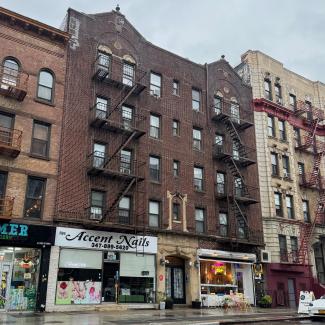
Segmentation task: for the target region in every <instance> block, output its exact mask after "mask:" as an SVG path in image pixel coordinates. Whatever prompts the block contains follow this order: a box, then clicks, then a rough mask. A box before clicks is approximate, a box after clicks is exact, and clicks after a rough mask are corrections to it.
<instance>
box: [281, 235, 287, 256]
mask: <svg viewBox="0 0 325 325" xmlns="http://www.w3.org/2000/svg"><path fill="white" fill-rule="evenodd" d="M279 247H280V261H281V262H288V249H287V238H286V236H284V235H279Z"/></svg>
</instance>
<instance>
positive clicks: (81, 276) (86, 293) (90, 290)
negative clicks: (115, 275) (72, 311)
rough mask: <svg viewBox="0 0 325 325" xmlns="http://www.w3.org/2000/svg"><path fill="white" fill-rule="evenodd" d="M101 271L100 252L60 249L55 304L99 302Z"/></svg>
mask: <svg viewBox="0 0 325 325" xmlns="http://www.w3.org/2000/svg"><path fill="white" fill-rule="evenodd" d="M101 273H102V253H101V252H94V251H88V250H76V249H62V250H61V253H60V260H59V271H58V279H57V280H58V281H57V288H56V304H58V305H70V304H99V303H100V302H101V287H102V280H101Z"/></svg>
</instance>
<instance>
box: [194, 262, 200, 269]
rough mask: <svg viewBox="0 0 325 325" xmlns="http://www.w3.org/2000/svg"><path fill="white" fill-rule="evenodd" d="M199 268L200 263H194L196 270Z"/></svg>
mask: <svg viewBox="0 0 325 325" xmlns="http://www.w3.org/2000/svg"><path fill="white" fill-rule="evenodd" d="M199 266H200V261H198V260H196V261H195V262H194V267H196V268H197V269H198V268H199Z"/></svg>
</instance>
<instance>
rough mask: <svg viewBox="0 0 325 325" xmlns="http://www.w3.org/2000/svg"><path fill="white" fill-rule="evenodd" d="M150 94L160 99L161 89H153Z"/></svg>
mask: <svg viewBox="0 0 325 325" xmlns="http://www.w3.org/2000/svg"><path fill="white" fill-rule="evenodd" d="M150 94H151V95H152V96H154V97H156V98H158V97H160V90H159V89H152V90H151V91H150Z"/></svg>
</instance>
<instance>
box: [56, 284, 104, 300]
mask: <svg viewBox="0 0 325 325" xmlns="http://www.w3.org/2000/svg"><path fill="white" fill-rule="evenodd" d="M100 302H101V282H92V281H58V282H57V290H56V304H58V305H70V304H75V305H82V304H99V303H100Z"/></svg>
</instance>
